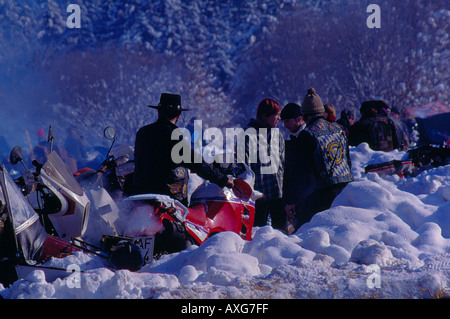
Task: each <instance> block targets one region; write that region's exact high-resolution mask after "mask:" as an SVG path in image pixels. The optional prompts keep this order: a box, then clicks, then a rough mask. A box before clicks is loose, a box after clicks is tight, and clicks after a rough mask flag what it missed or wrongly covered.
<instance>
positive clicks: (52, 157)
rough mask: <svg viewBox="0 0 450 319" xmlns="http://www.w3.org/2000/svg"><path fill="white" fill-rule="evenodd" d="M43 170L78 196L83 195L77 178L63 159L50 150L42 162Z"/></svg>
mask: <svg viewBox="0 0 450 319" xmlns="http://www.w3.org/2000/svg"><path fill="white" fill-rule="evenodd" d="M43 168H44V171H45V172H46V173H47V175H48V176H50V177H51V178H53V179H55V180H56V181H58V182H59V183H60V184H62V185H64V186H65V187H67V188H68V189H70V190H71V191H73V192H74V193H76V194H77V195H79V196H82V195H83V189H82V188H81V186H80V184H78V182H77V180H76V179H75V177H73V175H72V174H71V173H70V172H69V170H68V169H67V166H66V164H64V161H63V160H62V159H61V157H59V155H58V154H57V153H56V152H51V153H50V154H48V156H47V162H46V163H45V164H44V167H43Z"/></svg>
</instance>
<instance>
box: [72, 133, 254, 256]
mask: <svg viewBox="0 0 450 319" xmlns="http://www.w3.org/2000/svg"><path fill="white" fill-rule="evenodd" d="M104 133H105V137H106V138H107V139H110V140H112V141H113V142H112V145H111V147H110V150H109V152H108V154H107V156H106V160H105V161H104V162H103V163H102V164H101V165H100V167H99V169H98V170H97V171H94V170H82V171H80V172H79V173H78V174H77V175H78V176H77V180H78V181H79V182H80V184H81V185H83V187H84V188H85V189H88V188H92V187H102V188H103V189H106V190H107V191H108V193H110V194H114V195H113V197H114V198H115V199H116V200H115V202H116V204H117V206H119V207H120V212H119V213H118V214H117V213H116V214H112V213H109V214H105V215H103V216H104V219H105V220H106V219H108V221H109V224H112V223H114V227H113V228H114V229H115V230H116V236H114V235H112V234H108V235H106V236H103V238H102V245H103V246H106V247H108V244H109V242H113V241H115V240H117V237H118V236H117V235H120V236H123V237H124V238H129V237H132V238H136V239H137V240H138V242H139V243H140V245H141V248H142V249H143V250H144V253H145V254H146V256H145V257H144V259H146V261H149V260H151V258H152V257H153V256H154V255H156V256H157V255H159V254H162V253H172V252H178V251H181V250H183V249H185V248H186V247H187V246H189V245H190V244H196V245H200V244H202V243H203V242H204V241H205V240H206V239H207V238H209V237H211V236H213V235H214V234H216V233H219V232H223V231H232V232H235V233H237V234H239V235H240V236H241V237H242V238H244V239H246V240H251V239H252V229H253V221H254V216H255V204H254V201H255V200H256V199H257V198H259V197H261V196H262V194H261V193H259V192H255V191H254V190H253V189H252V186H251V185H253V183H254V174H253V172H252V171H251V170H250V168H249V167H248V166H246V165H245V164H240V163H239V164H237V163H234V164H230V165H228V166H227V167H224V168H223V169H224V170H225V171H226V173H227V174H228V175H231V176H234V177H236V179H235V187H234V188H233V189H228V188H223V189H222V188H220V187H219V186H217V185H215V184H213V183H210V182H208V181H204V180H202V179H201V178H200V177H198V176H197V175H196V174H192V173H191V177H190V181H189V186H188V189H190V190H191V191H188V193H189V194H190V204H189V205H188V207H186V206H185V205H183V204H182V203H180V202H179V201H177V200H175V199H173V198H171V197H169V196H166V195H161V194H142V195H134V196H130V197H128V198H126V194H127V189H126V185H128V184H129V180H130V179H131V178H132V174H133V172H134V163H133V155H134V149H133V148H132V147H131V146H129V145H121V146H118V147H115V148H114V149H113V148H112V146H113V145H114V142H115V132H114V129H113V128H112V127H107V128H106V129H105V131H104ZM239 177H240V178H239ZM88 193H89V192H88ZM124 198H125V199H124ZM111 200H112V199H111ZM92 202H95V201H92ZM94 206H95V205H94ZM109 206H113V204H111V205H109ZM91 208H92V207H91ZM108 215H110V216H108ZM119 215H120V216H119ZM123 221H126V223H125V224H124V223H123ZM120 236H119V237H120Z"/></svg>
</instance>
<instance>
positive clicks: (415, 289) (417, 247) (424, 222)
mask: <svg viewBox="0 0 450 319" xmlns="http://www.w3.org/2000/svg"><path fill="white" fill-rule="evenodd" d="M405 156H406V153H404V152H397V151H393V152H390V153H383V152H376V151H372V150H371V149H370V148H369V147H368V146H367V144H361V145H360V146H358V147H355V148H352V149H351V157H352V163H353V169H352V170H353V173H354V176H355V181H354V182H352V183H350V184H349V185H348V186H347V187H346V188H345V189H344V191H343V192H342V193H341V194H340V195H339V196H338V197H337V198H336V200H335V202H334V203H333V205H332V207H331V208H330V209H329V210H327V211H324V212H321V213H319V214H317V215H316V216H314V217H313V219H312V220H311V222H310V223H308V224H305V225H303V226H302V227H301V228H300V229H299V230H298V231H297V233H296V234H294V235H291V236H287V235H285V234H283V233H282V232H280V231H278V230H274V229H273V228H272V227H270V226H265V227H261V228H255V229H254V238H253V240H252V241H251V242H247V241H244V240H243V239H242V238H240V237H239V236H238V235H236V234H234V233H221V234H218V235H216V236H214V237H212V238H211V239H209V240H207V241H206V242H205V243H204V244H203V245H201V246H199V247H197V246H191V247H190V248H188V249H186V250H184V251H182V252H180V253H176V254H171V255H166V256H163V257H162V258H160V259H159V260H157V261H154V262H153V263H151V264H149V265H146V266H145V267H143V268H142V269H141V270H140V271H139V272H135V273H133V272H130V271H126V270H120V271H116V272H113V271H111V270H109V269H107V268H106V266H107V265H106V264H105V261H104V260H102V259H101V258H99V257H96V256H91V255H88V254H85V253H79V254H76V255H74V256H70V257H67V258H65V259H61V260H55V259H54V260H52V261H50V262H49V265H53V266H58V267H67V265H70V264H77V265H79V267H80V268H81V269H82V270H85V271H84V272H83V273H82V274H81V275H80V281H79V285H78V286H79V288H77V287H75V288H69V286H71V285H70V280H71V278H70V277H69V278H65V279H56V280H54V281H51V280H50V279H48V281H47V279H46V278H45V275H44V273H43V272H41V271H34V272H31V273H30V274H29V275H28V276H26V277H24V278H22V279H20V280H19V281H17V282H16V283H14V284H13V285H12V286H11V287H9V288H3V287H1V286H0V295H1V296H2V297H4V298H372V297H377V298H431V297H436V296H442V295H447V296H448V295H449V293H450V289H449V279H450V254H449V252H450V166H445V167H439V168H435V169H431V170H429V171H425V172H423V173H422V174H420V175H418V176H417V177H414V178H400V177H398V176H382V177H381V176H378V175H377V174H375V173H369V174H367V175H365V174H364V166H365V165H367V164H373V163H380V162H385V161H389V160H392V159H402V158H404V157H405ZM72 279H73V278H72ZM72 286H73V285H72Z"/></svg>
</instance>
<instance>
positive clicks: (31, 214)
mask: <svg viewBox="0 0 450 319" xmlns="http://www.w3.org/2000/svg"><path fill="white" fill-rule="evenodd" d="M3 175H4V176H5V184H6V189H7V194H8V197H9V204H10V206H9V207H10V208H11V209H12V210H14V214H13V221H14V229H15V232H16V235H18V234H20V233H21V232H23V231H24V230H25V229H27V228H28V227H29V226H31V225H32V224H33V223H34V222H35V221H37V220H38V219H39V215H38V214H37V213H36V212H35V211H34V210H33V208H32V207H31V206H30V204H29V203H28V202H27V201H26V200H25V197H24V196H23V195H22V192H21V191H20V189H19V188H18V187H17V185H16V184H15V183H14V181H13V180H12V178H11V176H9V174H7V173H5V174H3Z"/></svg>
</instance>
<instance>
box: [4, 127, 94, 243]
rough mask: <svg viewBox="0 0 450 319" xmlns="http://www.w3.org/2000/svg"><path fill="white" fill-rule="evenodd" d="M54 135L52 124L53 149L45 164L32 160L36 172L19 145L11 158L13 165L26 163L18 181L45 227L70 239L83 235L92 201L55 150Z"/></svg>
mask: <svg viewBox="0 0 450 319" xmlns="http://www.w3.org/2000/svg"><path fill="white" fill-rule="evenodd" d="M53 139H54V137H53V133H52V129H51V126H50V129H49V142H50V143H51V147H50V153H49V154H48V155H47V160H46V162H45V163H44V164H41V163H39V162H38V161H36V160H33V162H32V164H33V165H34V166H35V171H34V172H31V171H30V170H29V169H28V168H27V166H26V165H25V163H24V162H23V158H22V149H21V148H20V146H15V147H14V148H13V149H12V151H11V154H10V161H11V164H13V165H16V164H17V163H19V162H21V163H22V165H23V166H24V168H25V170H23V171H22V176H21V178H18V179H17V180H16V183H17V184H18V185H19V186H20V188H21V189H22V191H23V193H24V195H26V196H27V199H28V200H29V202H30V204H31V205H32V207H33V208H34V210H35V211H36V212H37V213H38V214H39V216H40V219H41V223H42V224H43V225H44V227H45V229H46V231H47V232H48V233H49V234H52V235H55V236H57V237H60V238H62V239H65V240H71V239H72V238H75V237H80V236H82V235H83V234H84V232H85V231H86V228H87V225H88V221H89V211H90V201H89V198H88V197H87V195H86V194H85V192H84V190H83V189H82V187H81V186H80V184H79V183H78V182H77V181H76V179H75V178H74V176H73V175H72V174H71V173H70V172H69V170H68V168H67V166H66V164H65V163H64V161H63V160H62V159H61V157H60V156H59V155H58V154H57V153H56V151H54V150H53Z"/></svg>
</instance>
